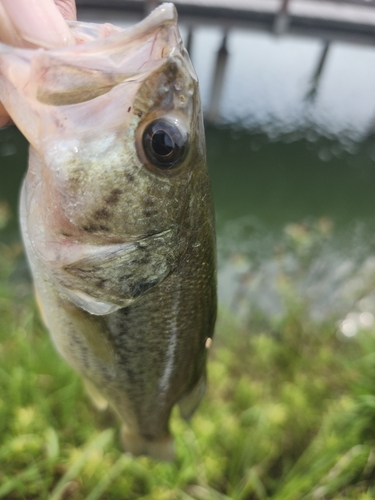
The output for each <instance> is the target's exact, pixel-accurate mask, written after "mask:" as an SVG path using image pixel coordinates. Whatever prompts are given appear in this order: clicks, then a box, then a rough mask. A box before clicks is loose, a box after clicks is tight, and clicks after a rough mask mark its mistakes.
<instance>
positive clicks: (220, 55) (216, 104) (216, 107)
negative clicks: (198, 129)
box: [206, 31, 229, 123]
mask: <svg viewBox="0 0 375 500" xmlns="http://www.w3.org/2000/svg"><path fill="white" fill-rule="evenodd" d="M227 39H228V32H227V31H225V32H224V35H223V39H222V42H221V46H220V48H219V50H218V52H217V56H216V65H215V70H214V74H213V80H212V84H211V98H210V104H209V108H208V112H207V115H206V120H207V121H208V122H211V123H217V122H218V121H219V119H220V104H221V95H222V92H223V86H224V78H225V71H226V67H227V63H228V57H229V52H228V49H227Z"/></svg>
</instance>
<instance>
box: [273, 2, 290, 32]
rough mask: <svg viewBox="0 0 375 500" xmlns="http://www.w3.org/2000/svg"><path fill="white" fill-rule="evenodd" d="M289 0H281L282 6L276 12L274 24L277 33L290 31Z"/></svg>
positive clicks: (274, 30)
mask: <svg viewBox="0 0 375 500" xmlns="http://www.w3.org/2000/svg"><path fill="white" fill-rule="evenodd" d="M288 6H289V0H281V7H280V10H279V12H278V13H277V14H276V17H275V22H274V24H273V32H274V33H275V35H283V34H284V33H286V31H288V27H289V13H288Z"/></svg>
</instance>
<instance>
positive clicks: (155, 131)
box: [142, 119, 187, 170]
mask: <svg viewBox="0 0 375 500" xmlns="http://www.w3.org/2000/svg"><path fill="white" fill-rule="evenodd" d="M142 145H143V150H144V153H145V155H146V158H147V160H148V161H149V162H150V163H151V164H152V165H155V166H156V167H158V168H159V169H161V170H169V169H172V168H175V167H177V166H178V165H179V164H180V163H181V162H182V160H183V159H184V158H185V156H186V151H187V137H186V134H183V133H182V132H181V130H180V129H179V127H178V126H177V125H176V124H174V123H171V122H169V121H167V120H163V119H157V120H154V121H153V122H151V123H149V124H148V125H147V127H146V128H145V130H144V132H143V136H142Z"/></svg>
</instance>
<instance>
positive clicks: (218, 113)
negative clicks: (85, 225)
mask: <svg viewBox="0 0 375 500" xmlns="http://www.w3.org/2000/svg"><path fill="white" fill-rule="evenodd" d="M77 4H78V14H79V18H80V19H82V20H85V21H93V22H104V21H108V22H113V23H115V24H118V25H122V26H123V27H126V26H128V25H131V24H133V23H134V22H136V21H138V20H140V19H141V18H142V17H143V16H144V15H145V13H146V12H147V11H149V10H150V9H152V8H154V7H155V5H156V4H157V1H153V0H152V1H151V0H150V1H148V2H144V1H143V0H109V1H106V2H105V3H104V2H102V1H101V0H78V2H77ZM176 5H177V8H178V12H179V19H180V26H181V33H182V36H183V38H184V40H185V44H186V46H187V47H188V50H189V52H190V54H191V59H192V61H193V64H194V66H195V68H196V71H197V73H198V76H199V80H200V85H201V93H202V100H203V108H204V113H205V118H206V125H207V150H208V161H209V168H210V172H211V178H212V184H213V192H214V198H215V205H216V217H217V231H218V256H219V298H220V302H221V303H222V304H223V305H224V306H226V307H228V308H229V309H231V310H233V311H235V312H236V315H237V317H238V318H241V319H242V320H243V321H244V322H246V323H247V322H249V321H251V318H252V317H255V316H256V314H258V313H259V314H261V315H265V317H267V318H268V320H272V318H275V319H276V320H277V318H279V317H281V316H282V315H283V314H284V313H285V310H284V306H283V299H282V297H280V293H281V292H280V283H283V280H284V279H287V280H288V283H290V284H291V286H292V287H293V289H294V290H295V292H296V294H297V295H298V297H299V298H300V299H303V300H304V301H305V303H306V307H307V308H308V310H309V314H311V317H312V318H313V319H314V321H315V320H316V321H324V320H326V319H327V318H328V317H329V318H330V319H331V318H334V319H336V320H341V321H344V320H347V321H346V322H344V323H343V325H344V326H343V330H344V335H345V332H346V334H348V335H355V332H356V330H357V329H358V326H359V323H360V322H361V321H362V323H363V321H365V323H366V322H367V323H366V324H367V325H370V324H372V322H373V318H374V316H373V314H374V313H375V306H372V305H371V304H372V301H371V300H370V299H371V297H369V300H367V302H366V300H363V301H362V302H361V306H360V307H359V306H358V300H359V299H366V298H368V296H369V295H371V293H372V292H371V286H372V285H371V284H372V282H373V281H375V253H374V250H375V231H374V230H375V197H374V188H375V163H374V162H375V47H374V44H375V1H374V0H340V1H338V0H330V1H325V0H290V1H288V0H230V1H226V0H177V1H176ZM26 155H27V145H26V142H25V141H24V139H23V138H22V137H21V135H20V134H19V133H18V132H17V131H16V130H15V129H13V128H8V129H3V130H1V131H0V162H1V167H2V168H1V169H0V199H1V200H2V205H1V213H2V214H3V216H2V221H3V222H0V224H2V225H3V226H4V227H3V229H2V230H1V232H0V237H1V239H2V240H4V241H9V240H14V239H18V238H19V231H18V221H17V203H18V201H17V200H18V193H19V189H20V184H21V180H22V177H23V175H24V172H25V168H26ZM9 216H10V219H9ZM8 219H9V220H8ZM5 221H7V223H5ZM5 226H6V227H5ZM0 227H1V226H0ZM281 288H282V287H281ZM365 304H366V305H365ZM255 313H256V314H255ZM349 313H353V314H351V316H350V317H349V318H347V317H346V316H347V315H348V314H349ZM362 313H366V314H365V316H363V314H362ZM361 314H362V316H361ZM361 318H362V319H361ZM364 318H365V319H364ZM358 322H359V323H358ZM345 325H346V326H345ZM362 326H363V325H362Z"/></svg>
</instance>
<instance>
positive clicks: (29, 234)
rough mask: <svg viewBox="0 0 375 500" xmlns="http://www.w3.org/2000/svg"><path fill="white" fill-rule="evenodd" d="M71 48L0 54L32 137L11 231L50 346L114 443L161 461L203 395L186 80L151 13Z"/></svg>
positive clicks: (196, 147) (203, 230) (211, 260)
mask: <svg viewBox="0 0 375 500" xmlns="http://www.w3.org/2000/svg"><path fill="white" fill-rule="evenodd" d="M70 28H71V31H72V33H73V34H74V36H75V39H76V41H77V45H75V46H72V47H68V48H61V49H58V50H44V49H36V50H33V49H16V48H12V47H8V46H6V45H0V99H1V100H2V102H3V103H4V105H5V107H6V109H7V111H8V112H9V114H10V115H11V117H12V119H13V120H14V122H15V123H16V125H17V126H18V127H19V129H20V130H21V131H22V132H23V134H24V135H25V136H26V137H27V139H28V140H29V142H30V159H29V168H28V172H27V176H26V179H25V182H24V186H23V189H22V194H21V226H22V233H23V239H24V244H25V247H26V250H27V255H28V259H29V262H30V266H31V269H32V274H33V278H34V283H35V289H36V293H37V299H38V303H39V306H40V309H41V312H42V316H43V318H44V321H45V324H46V326H47V328H48V329H49V331H50V333H51V336H52V338H53V341H54V343H55V345H56V347H57V350H58V351H59V353H60V354H61V355H62V356H63V358H65V360H66V361H67V362H68V363H69V364H70V365H71V366H72V367H73V368H74V369H75V370H76V371H77V372H78V373H79V374H80V375H81V376H82V377H83V379H84V380H85V381H86V386H87V387H88V390H89V392H90V393H91V395H92V396H93V398H94V400H95V402H96V404H97V405H98V406H105V405H106V402H108V403H109V405H110V406H112V407H113V408H114V409H115V410H116V412H117V413H118V414H119V416H120V418H121V419H122V421H123V422H124V426H123V429H122V439H123V443H124V447H125V450H127V451H129V452H131V453H133V454H135V455H138V454H148V455H150V456H152V457H154V458H160V459H170V458H172V456H173V440H172V438H171V436H170V431H169V424H168V422H169V418H170V413H171V410H172V408H173V406H174V405H175V404H178V405H179V407H180V413H181V414H182V416H183V417H184V418H187V419H188V418H190V416H191V415H192V413H193V412H194V410H195V409H196V407H197V406H198V404H199V402H200V399H201V397H202V396H203V394H204V389H205V379H206V369H205V366H206V356H207V347H208V346H209V344H210V339H211V337H212V335H213V328H214V323H215V316H216V278H215V236H214V221H213V207H212V200H211V189H210V181H209V177H208V171H207V166H206V159H205V140H204V129H203V120H202V111H201V104H200V98H199V90H198V82H197V77H196V75H195V72H194V69H193V67H192V65H191V63H190V60H189V56H188V54H187V52H186V50H185V49H184V47H183V44H182V41H181V37H180V34H179V31H178V28H177V14H176V10H175V8H174V6H173V5H172V4H163V5H162V6H160V7H158V8H157V9H156V10H155V11H153V12H152V13H151V14H150V15H149V16H148V17H147V18H146V19H145V20H143V21H142V22H140V23H139V24H137V25H135V26H134V27H131V28H129V29H127V30H122V29H120V28H117V27H114V26H112V25H108V24H106V25H93V24H85V23H70Z"/></svg>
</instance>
